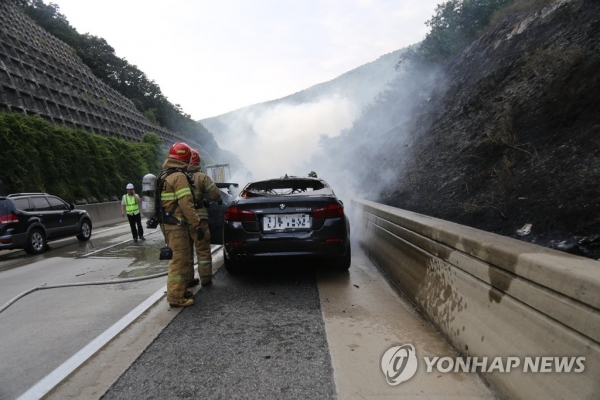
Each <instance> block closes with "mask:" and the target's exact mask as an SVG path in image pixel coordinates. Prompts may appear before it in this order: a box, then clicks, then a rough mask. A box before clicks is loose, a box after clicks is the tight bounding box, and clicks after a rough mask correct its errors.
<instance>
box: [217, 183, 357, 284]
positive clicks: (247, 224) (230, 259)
mask: <svg viewBox="0 0 600 400" xmlns="http://www.w3.org/2000/svg"><path fill="white" fill-rule="evenodd" d="M223 253H224V258H225V268H226V269H227V271H229V272H230V273H235V272H238V271H239V270H240V269H241V268H243V266H244V264H245V262H247V261H251V260H261V259H262V260H264V259H268V258H273V257H305V258H318V259H328V260H329V262H330V265H332V266H333V267H334V268H336V269H348V268H349V267H350V224H349V222H348V217H347V216H346V214H345V213H344V205H343V203H342V202H341V201H340V200H338V198H337V197H336V195H335V193H334V192H333V190H332V189H331V188H330V187H329V185H328V184H327V182H325V181H324V180H322V179H318V178H301V177H294V176H292V177H288V176H287V175H286V176H285V177H283V178H279V179H269V180H264V181H256V182H251V183H249V184H247V185H246V186H245V187H244V188H243V189H242V191H241V192H240V193H239V195H238V196H237V197H236V198H235V199H234V200H233V201H232V202H231V203H230V204H229V206H228V207H227V210H226V212H225V222H224V227H223Z"/></svg>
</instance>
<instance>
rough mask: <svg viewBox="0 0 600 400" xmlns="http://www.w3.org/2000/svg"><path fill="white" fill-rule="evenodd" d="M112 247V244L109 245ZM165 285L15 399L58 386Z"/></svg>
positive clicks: (23, 399)
mask: <svg viewBox="0 0 600 400" xmlns="http://www.w3.org/2000/svg"><path fill="white" fill-rule="evenodd" d="M111 247H113V246H111ZM222 247H223V246H217V247H216V248H215V249H214V250H212V251H211V253H212V254H214V253H216V252H217V251H219V250H220V249H221V248H222ZM166 291H167V286H164V287H162V288H161V289H159V290H158V291H156V292H155V293H154V294H153V295H151V296H150V297H148V298H147V299H146V300H145V301H144V302H143V303H142V304H140V305H139V306H137V307H136V308H134V309H133V310H131V311H130V312H129V313H128V314H127V315H125V316H124V317H123V318H121V319H120V320H119V321H118V322H117V323H115V324H114V325H113V326H111V327H110V328H108V329H107V330H106V331H104V332H103V333H101V334H100V336H98V337H97V338H96V339H94V340H92V341H91V342H90V343H89V344H88V345H87V346H85V347H84V348H83V349H81V350H79V351H78V352H77V353H76V354H75V355H73V356H72V357H71V358H69V359H68V360H67V361H65V362H64V363H62V365H60V366H59V367H58V368H56V369H55V370H54V371H52V372H51V373H49V374H48V375H46V377H44V378H43V379H42V380H41V381H39V382H38V383H36V384H35V385H33V386H32V387H31V388H30V389H29V390H27V391H26V392H25V393H23V394H22V395H21V396H19V398H18V399H17V400H30V399H32V400H33V399H35V400H37V399H41V398H42V397H43V396H45V395H46V394H48V393H49V392H50V391H51V390H52V389H54V388H55V387H56V386H58V385H59V384H60V383H61V382H62V381H63V380H64V379H66V378H67V377H68V376H69V375H71V374H72V373H73V372H74V371H75V370H76V369H77V368H79V367H80V366H81V365H82V364H83V363H85V362H86V361H87V360H88V359H89V358H90V357H92V356H93V355H94V354H96V352H98V351H99V350H101V349H102V348H103V347H104V346H106V344H108V343H109V342H110V341H111V340H112V339H114V338H115V337H116V336H117V335H118V334H119V333H121V332H122V331H123V330H124V329H125V328H127V327H128V326H129V325H130V324H131V323H133V322H134V321H135V320H136V319H137V318H138V317H139V316H140V315H142V314H143V313H144V312H146V310H148V309H149V308H150V307H152V306H153V305H154V304H155V303H156V302H158V301H159V300H160V299H162V298H163V297H164V296H165V292H166Z"/></svg>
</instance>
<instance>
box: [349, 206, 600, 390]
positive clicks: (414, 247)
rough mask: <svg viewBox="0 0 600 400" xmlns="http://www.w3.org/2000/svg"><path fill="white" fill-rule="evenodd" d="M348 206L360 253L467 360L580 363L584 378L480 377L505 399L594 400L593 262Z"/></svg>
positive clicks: (379, 209) (598, 280)
mask: <svg viewBox="0 0 600 400" xmlns="http://www.w3.org/2000/svg"><path fill="white" fill-rule="evenodd" d="M353 206H354V208H355V209H356V210H357V211H358V215H359V217H360V219H358V223H357V224H356V225H358V226H356V225H355V226H354V227H353V228H354V231H358V232H357V233H358V236H359V237H360V238H361V243H362V245H363V246H364V247H365V248H366V249H367V250H368V251H369V253H370V254H371V255H372V257H374V259H375V260H376V261H377V263H378V264H379V266H380V267H381V268H383V269H384V270H385V272H386V273H387V274H388V276H389V278H390V279H391V280H392V281H393V282H394V283H395V284H396V285H397V287H398V288H399V289H400V290H401V291H402V292H404V294H406V296H408V298H410V299H411V300H412V301H413V302H414V304H415V305H416V306H417V307H418V308H419V309H420V311H421V312H422V313H423V314H424V315H425V316H426V318H428V319H429V320H430V321H431V322H432V323H433V324H434V325H436V327H437V328H438V329H439V330H440V331H441V332H442V333H443V334H444V335H445V336H446V338H447V339H448V340H449V341H450V342H451V343H452V345H453V346H454V347H455V348H456V349H457V350H458V351H459V352H460V353H461V354H462V355H463V356H471V357H488V358H489V359H490V360H491V358H493V357H496V356H501V357H503V359H504V360H506V357H509V356H510V357H520V358H521V362H523V360H524V357H549V356H552V357H562V356H567V357H575V356H584V357H586V361H585V371H584V372H582V373H573V372H570V373H557V372H550V373H532V372H528V373H524V372H519V371H520V370H519V371H517V372H516V373H515V372H512V373H501V372H497V371H495V372H491V373H484V374H482V376H483V377H484V379H486V380H487V381H488V382H489V383H490V385H491V386H492V387H493V388H494V389H496V390H497V392H498V393H499V394H500V395H501V396H503V397H506V398H511V399H513V398H515V399H541V398H544V399H546V398H552V399H566V398H573V399H575V398H577V399H598V398H600V262H599V261H595V260H591V259H586V258H582V257H577V256H572V255H569V254H566V253H562V252H559V251H554V250H552V249H548V248H545V247H541V246H537V245H533V244H530V243H525V242H522V241H519V240H516V239H511V238H508V237H504V236H499V235H495V234H492V233H489V232H484V231H480V230H478V229H473V228H469V227H466V226H462V225H458V224H455V223H451V222H448V221H443V220H439V219H436V218H432V217H427V216H424V215H421V214H417V213H412V212H409V211H405V210H401V209H397V208H393V207H388V206H384V205H381V204H378V203H374V202H370V201H365V200H354V202H353ZM355 235H356V234H355ZM417 351H418V349H417ZM521 368H522V366H521Z"/></svg>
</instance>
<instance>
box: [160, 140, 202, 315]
mask: <svg viewBox="0 0 600 400" xmlns="http://www.w3.org/2000/svg"><path fill="white" fill-rule="evenodd" d="M191 155H192V153H191V149H190V147H189V146H188V145H187V144H185V143H183V142H177V143H175V144H174V145H173V146H171V148H170V149H169V154H168V156H167V159H166V160H165V162H164V164H163V169H172V170H174V172H172V173H170V174H169V175H168V176H167V177H166V178H165V180H164V183H163V185H162V188H160V190H161V193H160V204H161V207H162V208H163V210H164V211H168V212H169V213H170V214H172V216H171V217H170V218H168V220H167V221H163V223H161V230H162V231H163V233H164V235H165V240H166V242H167V245H168V246H169V247H170V248H171V249H172V251H173V258H172V259H171V260H170V261H169V273H168V277H167V302H168V303H169V304H170V305H171V306H173V307H187V306H191V305H193V304H194V300H193V299H186V286H187V269H188V263H189V254H190V241H189V230H190V229H191V230H197V229H201V226H200V218H198V215H197V214H196V210H195V209H194V197H193V195H192V189H191V187H190V184H189V181H188V177H187V176H186V175H185V172H184V171H185V169H186V168H187V166H188V163H189V161H190V157H191ZM188 295H189V294H188Z"/></svg>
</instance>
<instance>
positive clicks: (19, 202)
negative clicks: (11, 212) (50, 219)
mask: <svg viewBox="0 0 600 400" xmlns="http://www.w3.org/2000/svg"><path fill="white" fill-rule="evenodd" d="M13 201H14V203H15V207H16V209H17V210H21V211H34V210H32V209H31V206H30V205H29V199H28V198H27V197H25V198H23V199H14V200H13Z"/></svg>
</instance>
